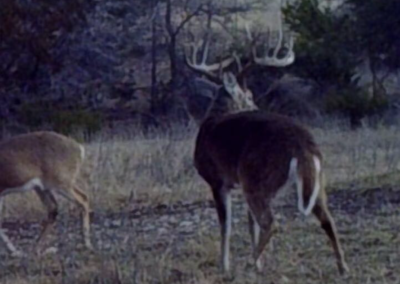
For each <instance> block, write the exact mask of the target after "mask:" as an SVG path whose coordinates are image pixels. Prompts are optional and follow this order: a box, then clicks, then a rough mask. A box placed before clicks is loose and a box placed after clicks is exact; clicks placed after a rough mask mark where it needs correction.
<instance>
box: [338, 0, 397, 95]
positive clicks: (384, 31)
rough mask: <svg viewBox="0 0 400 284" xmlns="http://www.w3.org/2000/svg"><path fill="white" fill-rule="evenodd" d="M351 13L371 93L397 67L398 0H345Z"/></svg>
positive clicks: (376, 89) (377, 88)
mask: <svg viewBox="0 0 400 284" xmlns="http://www.w3.org/2000/svg"><path fill="white" fill-rule="evenodd" d="M346 3H347V5H348V7H349V12H350V15H351V16H352V17H354V22H355V29H356V31H357V34H358V39H359V42H358V44H359V50H360V54H361V56H362V57H363V58H364V59H366V60H368V63H369V69H370V72H371V74H372V87H373V94H374V95H375V94H377V93H378V92H379V90H380V88H381V87H382V86H383V81H384V80H385V78H386V75H387V74H389V73H390V72H392V71H396V70H398V69H400V38H399V36H398V35H399V33H400V18H399V16H398V15H399V14H400V1H398V0H385V1H380V0H368V1H366V0H347V2H346ZM381 71H385V72H383V74H381V76H380V77H379V73H382V72H381Z"/></svg>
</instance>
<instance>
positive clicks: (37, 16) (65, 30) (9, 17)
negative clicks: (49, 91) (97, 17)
mask: <svg viewBox="0 0 400 284" xmlns="http://www.w3.org/2000/svg"><path fill="white" fill-rule="evenodd" d="M91 2H92V1H85V0H62V1H57V4H54V3H53V2H51V1H50V2H49V1H46V0H38V1H34V2H31V1H16V0H9V1H2V2H1V4H0V62H1V63H0V85H1V86H2V87H3V90H2V91H4V89H6V90H7V89H13V88H17V89H19V90H23V91H24V92H35V91H37V90H38V88H39V85H40V84H45V83H48V82H46V74H47V79H48V76H49V75H50V74H53V73H56V72H58V71H59V70H60V69H61V68H62V65H63V56H61V54H60V53H59V51H60V47H61V46H62V45H65V44H67V43H68V41H69V37H68V36H69V35H70V34H71V32H72V31H73V30H74V29H75V28H76V27H77V26H79V25H80V24H81V23H83V22H84V21H85V15H86V13H85V12H86V10H87V9H88V7H89V5H90V3H91ZM39 78H40V79H41V80H39Z"/></svg>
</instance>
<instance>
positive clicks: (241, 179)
mask: <svg viewBox="0 0 400 284" xmlns="http://www.w3.org/2000/svg"><path fill="white" fill-rule="evenodd" d="M219 95H220V96H224V99H221V98H220V99H219V98H216V99H215V102H214V103H215V104H214V105H213V106H212V107H211V110H210V111H209V116H208V117H207V118H206V119H205V120H204V121H203V123H202V124H201V126H200V131H199V134H198V136H197V140H196V147H195V153H194V161H195V166H196V168H197V170H198V172H199V174H200V175H201V176H202V177H203V178H204V180H206V181H207V183H208V184H209V185H210V187H211V189H212V191H213V195H214V199H215V203H216V208H217V213H218V217H219V220H220V223H221V234H222V243H221V247H222V250H223V252H224V251H225V250H226V249H224V247H226V245H224V243H225V242H228V246H229V234H230V225H229V224H227V222H229V220H227V216H228V215H229V212H228V210H229V209H228V207H230V205H227V202H228V199H229V198H227V196H228V195H229V191H230V190H231V189H232V187H233V185H234V184H237V183H239V184H241V185H242V187H243V192H244V195H245V198H246V201H247V203H248V205H249V208H250V212H249V221H250V233H251V235H252V239H253V240H252V241H253V246H254V257H255V260H256V263H257V261H259V257H260V255H261V253H262V251H263V249H264V247H265V245H266V244H267V243H268V241H269V239H270V237H271V236H272V234H273V231H274V230H273V215H272V211H271V201H272V200H273V198H274V197H275V195H276V194H277V193H278V191H279V190H281V189H282V187H283V186H284V185H285V183H286V182H287V181H288V178H289V168H290V162H291V160H292V159H293V158H297V161H298V174H299V176H300V178H301V180H302V181H303V198H304V203H305V206H307V205H308V201H309V199H310V197H311V195H312V192H313V189H314V185H315V180H316V169H315V164H314V157H317V158H318V159H319V160H320V162H321V164H322V155H321V152H320V151H319V148H318V146H317V144H316V143H315V141H314V139H313V137H312V135H311V134H310V132H309V131H308V130H307V129H306V128H304V127H303V126H301V125H299V124H297V123H296V122H294V121H293V120H292V119H290V118H288V117H285V116H281V115H275V114H266V113H263V112H260V111H245V110H246V109H247V110H249V109H250V110H251V109H253V106H252V104H248V105H247V106H246V105H245V104H244V105H242V106H239V105H238V104H236V105H235V100H236V101H237V96H236V99H235V98H232V99H231V102H230V104H229V103H227V97H228V95H229V94H228V93H227V92H225V91H224V89H223V88H222V87H221V90H220V92H219ZM240 95H244V93H241V94H239V96H240ZM246 99H248V97H247V98H246ZM219 101H220V102H224V103H223V104H221V105H217V103H218V102H219ZM242 101H243V100H242ZM232 105H233V106H234V107H232ZM238 111H239V112H238ZM240 111H242V112H240ZM319 180H320V181H322V180H323V173H322V172H321V173H320V176H319ZM313 212H314V214H315V215H316V216H317V218H318V219H319V220H320V222H321V226H322V228H323V229H324V230H325V231H326V233H327V235H328V236H329V238H330V240H331V242H332V245H333V248H334V251H335V255H336V257H337V263H338V267H339V271H340V272H341V273H343V272H344V271H346V270H348V268H347V265H346V263H345V261H344V254H343V251H342V249H341V247H340V243H339V240H338V237H337V233H336V228H335V224H334V221H333V219H332V217H331V215H330V213H329V210H328V207H327V204H326V194H325V190H324V188H323V183H322V182H321V183H320V191H319V196H318V198H317V202H316V204H315V207H314V209H313ZM253 218H254V219H255V220H253ZM257 224H258V226H260V229H261V232H260V236H259V240H258V241H256V240H257V239H258V238H257V237H256V236H255V229H254V228H255V227H254V226H255V225H257ZM225 253H227V254H228V256H229V250H228V252H226V251H225ZM223 262H224V260H223ZM225 262H226V260H225ZM224 266H229V263H228V264H225V265H224ZM227 268H228V267H224V269H227Z"/></svg>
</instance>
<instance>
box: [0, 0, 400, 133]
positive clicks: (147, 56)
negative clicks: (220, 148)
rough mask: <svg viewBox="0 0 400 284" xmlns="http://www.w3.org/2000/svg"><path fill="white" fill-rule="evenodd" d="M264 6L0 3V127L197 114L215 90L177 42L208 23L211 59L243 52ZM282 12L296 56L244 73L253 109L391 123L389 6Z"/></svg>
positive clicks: (397, 60)
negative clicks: (250, 25) (249, 26)
mask: <svg viewBox="0 0 400 284" xmlns="http://www.w3.org/2000/svg"><path fill="white" fill-rule="evenodd" d="M242 2H243V3H242ZM272 2H273V1H266V0H252V1H239V0H237V1H217V0H204V1H201V0H163V1H159V0H151V1H150V0H148V1H147V0H146V1H144V0H143V1H133V0H58V1H50V0H35V1H33V0H0V126H1V127H2V129H3V131H4V130H6V131H12V132H22V131H25V130H27V129H44V128H46V129H55V130H57V131H60V132H64V133H69V132H72V131H76V130H78V129H80V130H84V131H88V132H93V133H94V132H96V131H99V130H100V129H102V128H107V127H115V126H117V125H133V124H134V125H138V126H141V127H144V128H148V127H152V128H154V127H155V128H165V127H169V126H171V124H173V123H176V122H179V123H187V122H188V121H189V120H190V117H191V116H201V115H202V114H204V110H205V109H206V108H207V105H208V104H209V103H210V101H211V97H212V96H213V94H214V90H215V86H214V85H212V84H208V83H207V82H206V81H203V80H198V79H196V75H195V74H193V73H191V72H190V71H189V70H187V69H186V67H185V64H184V49H185V46H187V45H188V43H190V42H193V40H194V38H199V37H201V36H203V35H204V34H205V33H207V27H208V26H212V27H213V28H212V32H211V37H212V43H213V45H212V49H211V54H210V57H211V60H212V59H218V58H219V56H222V55H223V54H224V55H226V54H229V53H232V52H233V50H237V51H238V52H239V53H240V54H241V55H242V56H243V57H245V55H246V47H245V46H243V45H242V44H241V43H242V42H244V41H245V40H244V39H245V33H244V29H243V25H242V24H241V23H242V22H243V19H245V20H246V21H249V22H252V19H253V18H254V17H256V16H255V15H256V14H257V12H259V11H271V9H273V8H272V6H273V5H272V4H273V3H272ZM283 12H284V15H285V22H286V25H287V27H288V29H290V30H291V31H293V32H294V34H295V38H296V40H295V52H296V55H297V59H296V62H295V64H294V65H293V66H291V67H289V68H285V69H284V70H283V69H282V70H277V69H270V68H255V69H254V70H253V71H252V72H250V74H248V80H249V85H250V88H251V89H252V91H253V93H254V94H255V96H256V99H257V103H258V104H259V105H260V106H261V108H262V109H265V110H269V111H276V112H280V113H284V114H288V115H292V116H298V117H306V118H311V119H312V118H316V117H321V116H324V117H326V116H325V115H328V116H330V115H334V116H338V115H339V116H341V117H344V118H345V119H346V120H347V121H348V122H349V123H350V125H351V126H352V127H358V126H360V125H361V124H362V122H363V121H365V120H366V119H369V118H373V121H375V122H379V123H393V122H396V117H397V114H398V107H399V103H398V100H399V93H400V90H399V86H400V79H399V75H398V74H399V73H398V72H399V68H400V37H399V34H400V18H399V16H398V15H400V2H399V1H398V0H385V1H381V0H346V1H343V2H339V1H327V3H322V1H317V0H298V1H291V4H290V5H288V6H286V7H285V8H284V9H283ZM261 17H262V16H261ZM264 17H265V18H266V19H265V22H264V23H265V25H266V26H267V20H268V19H267V17H268V14H267V13H265V14H264ZM266 52H268V50H267V51H266Z"/></svg>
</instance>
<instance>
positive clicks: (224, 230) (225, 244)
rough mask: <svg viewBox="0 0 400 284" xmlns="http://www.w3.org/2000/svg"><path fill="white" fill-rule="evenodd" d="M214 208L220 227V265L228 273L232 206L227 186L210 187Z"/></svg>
mask: <svg viewBox="0 0 400 284" xmlns="http://www.w3.org/2000/svg"><path fill="white" fill-rule="evenodd" d="M212 192H213V196H214V200H215V207H216V209H217V213H218V219H219V223H220V226H221V264H222V269H223V271H224V272H228V271H229V242H230V236H231V231H232V227H231V226H232V206H231V195H230V188H229V186H225V185H219V186H212Z"/></svg>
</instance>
